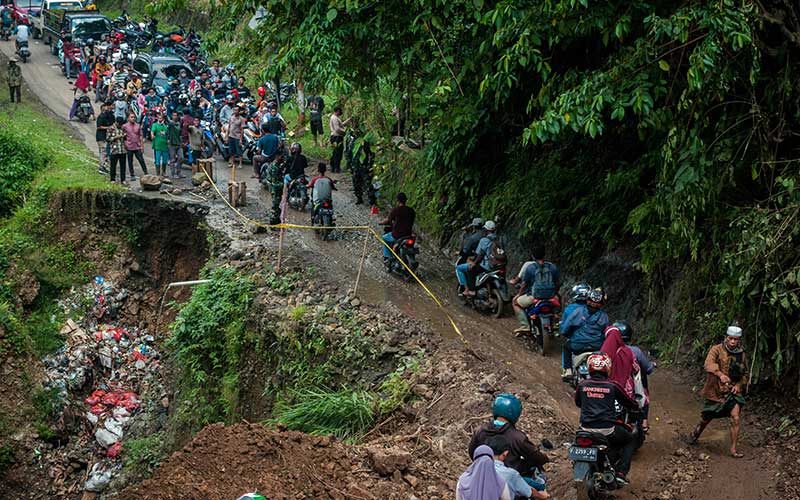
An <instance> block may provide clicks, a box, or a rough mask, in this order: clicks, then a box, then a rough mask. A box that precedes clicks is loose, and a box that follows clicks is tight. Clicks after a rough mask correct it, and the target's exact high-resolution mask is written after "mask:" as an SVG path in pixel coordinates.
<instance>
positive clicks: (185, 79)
mask: <svg viewBox="0 0 800 500" xmlns="http://www.w3.org/2000/svg"><path fill="white" fill-rule="evenodd" d="M191 80H192V79H191V78H189V72H188V71H186V68H181V71H180V72H179V73H178V81H179V82H181V85H186V86H187V87H188V86H189V82H191Z"/></svg>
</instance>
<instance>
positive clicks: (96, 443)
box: [43, 276, 160, 492]
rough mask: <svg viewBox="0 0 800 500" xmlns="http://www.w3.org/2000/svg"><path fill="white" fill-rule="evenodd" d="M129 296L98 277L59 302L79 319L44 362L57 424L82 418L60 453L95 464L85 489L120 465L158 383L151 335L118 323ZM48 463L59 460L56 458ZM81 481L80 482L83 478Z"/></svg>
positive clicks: (101, 484)
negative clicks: (56, 400) (146, 394)
mask: <svg viewBox="0 0 800 500" xmlns="http://www.w3.org/2000/svg"><path fill="white" fill-rule="evenodd" d="M128 295H129V294H128V292H127V291H126V290H124V289H120V290H115V288H114V286H113V283H111V282H110V281H107V280H105V279H103V277H101V276H98V277H96V278H95V280H94V283H92V284H90V285H87V286H85V287H83V288H81V289H77V290H73V292H72V293H71V294H70V295H69V296H68V297H67V298H66V299H64V300H62V301H60V302H59V305H60V306H61V307H63V308H64V311H65V312H66V313H67V315H68V316H70V317H71V318H78V319H77V320H73V319H68V320H67V321H66V323H65V324H64V327H63V328H62V329H61V334H62V335H63V336H64V337H65V339H66V344H65V345H64V346H63V347H62V348H61V349H60V350H59V351H57V352H56V353H55V354H52V355H48V356H46V357H45V358H44V360H43V362H44V365H45V369H46V375H47V381H46V382H45V389H55V391H54V392H57V393H58V396H59V397H60V400H61V402H62V403H63V410H62V415H61V418H60V420H62V421H63V420H67V419H65V418H64V416H65V415H67V414H69V413H72V414H75V415H78V414H80V418H78V419H76V420H79V421H80V424H79V425H73V426H72V427H73V428H74V432H73V429H67V432H70V434H73V433H75V434H78V435H77V436H74V435H73V436H71V437H70V440H69V443H68V445H67V446H65V447H62V448H60V449H58V450H57V451H58V452H59V453H56V455H61V458H62V459H63V460H64V461H70V460H72V461H74V458H70V457H71V456H74V455H75V453H76V451H78V452H79V453H86V454H88V455H89V456H88V457H86V458H87V459H88V461H87V462H86V464H87V465H86V466H85V468H88V464H89V463H91V464H92V466H91V469H90V471H89V474H88V476H85V477H88V479H87V480H86V482H85V484H84V485H83V488H84V490H86V491H91V492H100V491H103V490H104V489H105V488H106V487H107V486H108V484H109V482H110V481H111V479H112V477H113V475H114V474H115V472H117V471H118V470H119V469H121V468H122V464H121V462H120V458H121V457H120V454H121V452H122V449H123V444H122V440H123V437H124V436H125V433H126V429H127V428H128V427H129V426H130V425H131V422H132V420H133V419H135V418H137V416H139V415H140V414H141V413H142V403H141V400H140V396H139V394H140V393H141V391H143V390H146V388H148V387H154V386H155V387H158V386H160V373H159V372H160V370H159V357H160V356H159V353H158V351H157V350H156V349H155V347H154V345H153V343H154V338H153V336H152V335H149V334H148V333H147V331H146V330H140V329H139V328H135V327H134V328H126V327H123V326H120V325H115V324H113V321H114V320H115V318H116V314H117V311H119V310H120V308H121V306H122V304H123V302H124V301H125V300H126V299H127V297H128ZM65 448H66V449H65ZM50 460H51V462H52V461H55V462H56V463H57V462H58V460H59V457H58V456H54V457H50ZM81 462H82V461H81ZM51 465H53V464H51ZM56 468H57V469H62V470H63V467H56ZM73 468H74V467H73ZM72 472H77V471H72ZM80 476H81V479H83V477H84V476H83V474H81V475H80ZM62 479H64V480H66V479H69V478H67V477H64V478H62ZM73 480H76V481H78V479H77V478H73ZM73 486H75V485H73Z"/></svg>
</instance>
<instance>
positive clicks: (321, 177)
mask: <svg viewBox="0 0 800 500" xmlns="http://www.w3.org/2000/svg"><path fill="white" fill-rule="evenodd" d="M327 169H328V166H327V165H325V164H324V163H320V164H319V165H317V172H318V174H317V176H316V177H314V178H313V179H311V182H309V183H308V189H310V190H311V206H312V207H313V208H312V210H311V221H312V222H313V221H314V216H315V215H316V214H317V210H318V209H319V207H320V205H321V204H322V202H323V201H330V200H333V192H334V191H336V190H337V189H336V184H335V183H334V182H333V179H331V178H330V177H328V176H327V175H325V171H326V170H327Z"/></svg>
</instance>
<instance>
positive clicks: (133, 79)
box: [125, 71, 142, 97]
mask: <svg viewBox="0 0 800 500" xmlns="http://www.w3.org/2000/svg"><path fill="white" fill-rule="evenodd" d="M141 90H142V80H141V79H140V78H139V73H136V72H135V71H134V72H132V73H131V76H130V81H129V82H128V85H126V86H125V91H126V92H127V93H128V97H136V96H137V95H138V94H139V92H140V91H141Z"/></svg>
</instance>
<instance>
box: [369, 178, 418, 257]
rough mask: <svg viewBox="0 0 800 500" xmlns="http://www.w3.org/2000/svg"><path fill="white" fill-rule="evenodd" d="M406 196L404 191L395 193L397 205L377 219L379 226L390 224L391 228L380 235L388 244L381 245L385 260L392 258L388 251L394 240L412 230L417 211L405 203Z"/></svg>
mask: <svg viewBox="0 0 800 500" xmlns="http://www.w3.org/2000/svg"><path fill="white" fill-rule="evenodd" d="M407 201H408V197H407V196H406V194H405V193H397V205H396V206H395V207H394V208H393V209H392V210H391V211H390V212H389V215H388V216H386V219H384V220H382V221H379V222H378V224H379V225H381V226H391V228H392V230H391V231H389V232H388V233H386V234H384V235H383V236H382V239H383V241H384V242H385V243H387V244H388V245H389V246H386V245H384V246H383V259H384V260H387V259H390V258H392V252H390V251H389V247H391V246H392V245H393V244H394V242H395V241H397V240H399V239H400V238H404V237H406V236H411V234H412V233H413V232H414V219H415V218H416V217H417V213H416V212H415V211H414V209H413V208H411V207H409V206H407V205H406V202H407Z"/></svg>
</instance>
